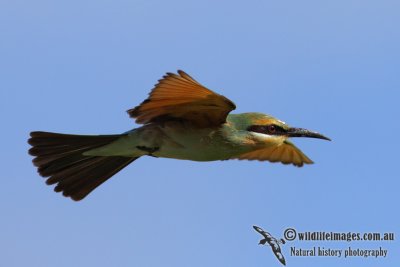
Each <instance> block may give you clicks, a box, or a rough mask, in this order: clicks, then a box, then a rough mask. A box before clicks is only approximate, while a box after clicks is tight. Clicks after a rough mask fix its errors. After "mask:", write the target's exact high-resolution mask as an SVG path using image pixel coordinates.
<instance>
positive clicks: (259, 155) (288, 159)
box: [234, 140, 314, 167]
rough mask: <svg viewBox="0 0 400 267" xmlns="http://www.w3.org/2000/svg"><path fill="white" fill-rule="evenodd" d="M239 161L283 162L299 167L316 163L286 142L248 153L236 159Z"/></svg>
mask: <svg viewBox="0 0 400 267" xmlns="http://www.w3.org/2000/svg"><path fill="white" fill-rule="evenodd" d="M234 158H236V159H239V160H244V159H247V160H259V161H265V160H268V161H270V162H282V163H283V164H293V165H295V166H297V167H301V166H303V164H312V163H314V162H313V161H312V160H311V159H309V158H308V157H307V156H306V155H305V154H304V153H303V152H301V150H300V149H298V148H297V147H296V146H295V145H294V144H293V143H292V142H290V141H288V140H286V141H284V142H283V143H282V144H281V145H279V146H273V147H268V148H263V149H259V150H256V151H252V152H248V153H244V154H241V155H239V156H236V157H234Z"/></svg>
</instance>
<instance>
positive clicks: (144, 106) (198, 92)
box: [128, 70, 236, 128]
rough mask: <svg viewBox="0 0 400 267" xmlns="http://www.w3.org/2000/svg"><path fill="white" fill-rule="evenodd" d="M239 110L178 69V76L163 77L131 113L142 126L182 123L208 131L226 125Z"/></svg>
mask: <svg viewBox="0 0 400 267" xmlns="http://www.w3.org/2000/svg"><path fill="white" fill-rule="evenodd" d="M235 108H236V106H235V104H234V103H233V102H232V101H230V100H229V99H227V98H226V97H224V96H222V95H219V94H217V93H215V92H213V91H211V90H209V89H207V88H206V87H204V86H203V85H201V84H200V83H198V82H197V81H196V80H194V79H193V78H192V77H190V76H189V75H188V74H186V73H185V72H183V71H181V70H178V74H174V73H167V74H166V75H165V76H163V78H162V79H160V80H159V81H158V83H157V84H156V85H155V87H154V89H153V90H152V91H151V92H150V94H149V97H148V98H147V99H146V100H145V101H143V102H142V103H141V104H140V105H139V106H137V107H135V108H133V109H130V110H128V114H129V115H130V117H132V118H135V119H136V122H137V123H141V124H146V123H151V122H165V121H168V120H179V121H188V122H190V123H192V124H193V125H195V126H197V127H200V128H206V127H214V126H219V125H221V124H223V123H225V121H226V116H227V115H228V113H229V112H230V111H232V110H234V109H235Z"/></svg>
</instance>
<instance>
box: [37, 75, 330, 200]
mask: <svg viewBox="0 0 400 267" xmlns="http://www.w3.org/2000/svg"><path fill="white" fill-rule="evenodd" d="M178 73H179V75H176V74H172V73H168V74H167V75H166V76H164V77H163V79H161V80H159V83H158V84H157V85H156V87H155V88H154V89H153V90H152V92H151V93H150V96H149V98H148V99H146V100H145V101H143V102H142V104H140V105H139V106H137V107H136V108H134V109H130V110H128V113H129V115H130V116H131V117H133V118H136V122H138V123H141V124H144V125H143V126H142V127H139V128H135V129H133V130H131V131H128V132H126V133H123V134H120V135H99V136H83V135H68V134H56V133H48V132H32V133H31V138H30V139H29V143H30V144H31V145H32V148H31V149H30V151H29V152H30V154H32V155H33V156H35V159H34V160H33V162H34V164H35V165H36V166H37V167H38V171H39V173H40V174H41V175H42V176H44V177H50V178H48V180H47V183H48V184H57V186H56V188H55V191H57V192H59V191H62V192H63V194H64V195H65V196H70V197H72V198H73V199H74V200H80V199H83V198H84V197H85V196H86V195H87V194H89V193H90V192H91V191H92V190H94V189H95V188H96V187H97V186H99V185H100V184H101V183H103V182H104V181H106V180H107V179H108V178H110V177H111V176H112V175H114V174H115V173H117V172H118V171H119V170H121V169H122V168H123V167H125V166H126V165H128V164H129V163H131V162H132V161H134V160H135V159H137V158H139V157H141V156H145V155H148V156H153V157H162V158H173V159H182V160H192V161H215V160H227V159H247V160H268V161H271V162H282V163H284V164H290V163H291V164H293V165H296V166H299V167H301V166H302V165H303V164H304V163H306V164H310V163H312V161H311V160H310V159H309V158H308V157H307V156H306V155H304V154H303V153H302V152H301V151H300V150H299V149H298V148H297V147H295V146H294V145H293V144H292V143H291V142H290V141H289V140H288V138H289V137H299V136H305V137H314V138H321V139H328V138H326V137H324V136H322V135H320V134H318V133H315V132H311V131H308V130H305V129H300V128H292V127H289V126H288V125H287V124H286V123H284V122H282V121H280V120H277V119H275V118H273V117H271V116H269V115H265V114H262V113H242V114H228V113H229V112H230V111H231V110H233V109H235V104H233V102H231V101H230V100H229V99H227V98H225V97H224V96H222V95H219V94H216V93H214V92H213V91H211V90H209V89H207V88H205V87H204V86H202V85H201V84H200V83H198V82H197V81H195V80H194V79H193V78H192V77H190V76H189V75H187V74H186V73H184V72H183V71H178ZM328 140H329V139H328Z"/></svg>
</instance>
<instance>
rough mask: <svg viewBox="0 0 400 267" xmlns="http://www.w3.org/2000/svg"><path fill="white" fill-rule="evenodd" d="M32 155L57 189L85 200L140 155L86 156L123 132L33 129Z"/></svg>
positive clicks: (49, 182)
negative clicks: (108, 133) (73, 133)
mask: <svg viewBox="0 0 400 267" xmlns="http://www.w3.org/2000/svg"><path fill="white" fill-rule="evenodd" d="M30 135H31V138H30V139H29V140H28V143H29V144H30V145H31V146H32V148H31V149H30V150H29V154H31V155H32V156H34V157H35V158H34V159H33V164H34V165H35V166H36V167H38V172H39V174H40V175H41V176H43V177H49V178H47V181H46V183H47V184H49V185H52V184H57V186H56V187H55V188H54V191H56V192H63V195H64V196H66V197H71V198H72V199H73V200H76V201H78V200H81V199H83V198H84V197H86V196H87V195H88V194H89V193H90V192H92V191H93V190H94V189H95V188H96V187H98V186H99V185H101V184H102V183H104V182H105V181H106V180H107V179H109V178H110V177H111V176H113V175H114V174H116V173H117V172H119V171H120V170H121V169H122V168H124V167H125V166H127V165H128V164H129V163H131V162H132V161H134V160H135V159H137V158H129V157H121V156H112V157H101V156H84V155H83V153H84V152H86V151H88V150H91V149H94V148H98V147H101V146H104V145H107V144H109V143H111V142H113V141H115V140H116V139H118V138H119V137H121V135H71V134H59V133H49V132H31V134H30Z"/></svg>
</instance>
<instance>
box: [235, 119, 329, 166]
mask: <svg viewBox="0 0 400 267" xmlns="http://www.w3.org/2000/svg"><path fill="white" fill-rule="evenodd" d="M228 125H231V126H232V127H234V128H235V129H236V130H239V131H240V132H242V133H245V134H244V135H240V136H241V137H240V142H241V144H242V146H246V147H248V148H250V149H249V151H248V152H246V153H243V154H240V155H237V156H236V157H235V158H237V159H241V160H244V159H246V160H261V161H263V160H268V161H270V162H281V163H283V164H293V165H295V166H298V167H301V166H303V165H304V164H312V163H313V161H312V160H311V159H310V158H308V157H307V156H306V155H305V154H304V153H303V152H302V151H301V150H300V149H298V148H297V147H296V146H295V145H294V144H292V143H291V142H290V141H289V140H288V139H289V138H290V137H310V138H319V139H325V140H330V139H329V138H328V137H325V136H323V135H322V134H319V133H317V132H313V131H310V130H306V129H303V128H294V127H291V126H289V125H287V124H286V123H285V122H283V121H281V120H278V119H275V118H274V117H272V116H269V115H265V114H261V113H242V114H232V115H229V116H228ZM243 136H245V137H244V138H243Z"/></svg>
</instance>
